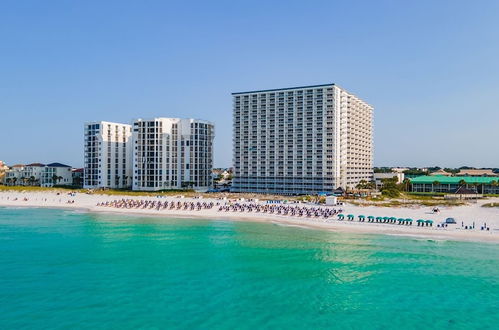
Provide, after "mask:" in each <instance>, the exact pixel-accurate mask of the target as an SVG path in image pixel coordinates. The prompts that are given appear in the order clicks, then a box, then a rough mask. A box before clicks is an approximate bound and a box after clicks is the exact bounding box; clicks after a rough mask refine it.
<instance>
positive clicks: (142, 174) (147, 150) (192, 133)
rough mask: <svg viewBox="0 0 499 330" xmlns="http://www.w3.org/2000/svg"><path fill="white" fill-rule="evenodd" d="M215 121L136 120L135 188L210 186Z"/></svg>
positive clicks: (156, 188)
mask: <svg viewBox="0 0 499 330" xmlns="http://www.w3.org/2000/svg"><path fill="white" fill-rule="evenodd" d="M213 139H214V125H213V124H212V123H210V122H208V121H204V120H197V119H179V118H154V119H149V120H143V119H137V120H136V121H135V122H134V123H133V186H132V189H133V190H146V191H157V190H163V189H182V188H193V189H196V190H207V189H208V188H210V187H211V185H212V183H213V180H212V176H211V171H212V168H213Z"/></svg>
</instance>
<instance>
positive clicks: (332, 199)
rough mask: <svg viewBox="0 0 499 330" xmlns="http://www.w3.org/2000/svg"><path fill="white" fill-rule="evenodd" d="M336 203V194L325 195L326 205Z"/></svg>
mask: <svg viewBox="0 0 499 330" xmlns="http://www.w3.org/2000/svg"><path fill="white" fill-rule="evenodd" d="M337 204H338V197H336V196H326V205H329V206H332V205H337Z"/></svg>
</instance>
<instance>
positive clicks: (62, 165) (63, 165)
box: [47, 163, 71, 167]
mask: <svg viewBox="0 0 499 330" xmlns="http://www.w3.org/2000/svg"><path fill="white" fill-rule="evenodd" d="M47 166H48V167H71V166H69V165H65V164H61V163H50V164H47Z"/></svg>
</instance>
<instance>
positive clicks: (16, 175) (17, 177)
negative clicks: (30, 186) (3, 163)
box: [4, 164, 24, 186]
mask: <svg viewBox="0 0 499 330" xmlns="http://www.w3.org/2000/svg"><path fill="white" fill-rule="evenodd" d="M23 169H24V165H22V164H16V165H14V166H12V167H11V168H10V169H8V170H7V171H6V172H5V178H4V183H5V184H6V185H8V186H15V185H18V184H20V182H21V176H22V175H21V174H22V171H23Z"/></svg>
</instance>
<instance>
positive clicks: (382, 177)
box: [374, 172, 405, 188]
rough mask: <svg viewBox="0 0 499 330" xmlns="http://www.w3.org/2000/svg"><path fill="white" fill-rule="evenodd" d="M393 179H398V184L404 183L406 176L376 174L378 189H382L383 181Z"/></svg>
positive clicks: (396, 173)
mask: <svg viewBox="0 0 499 330" xmlns="http://www.w3.org/2000/svg"><path fill="white" fill-rule="evenodd" d="M393 178H397V183H402V182H403V181H404V178H405V175H404V173H403V172H392V173H374V182H375V183H376V188H381V187H382V186H383V180H385V179H393Z"/></svg>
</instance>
